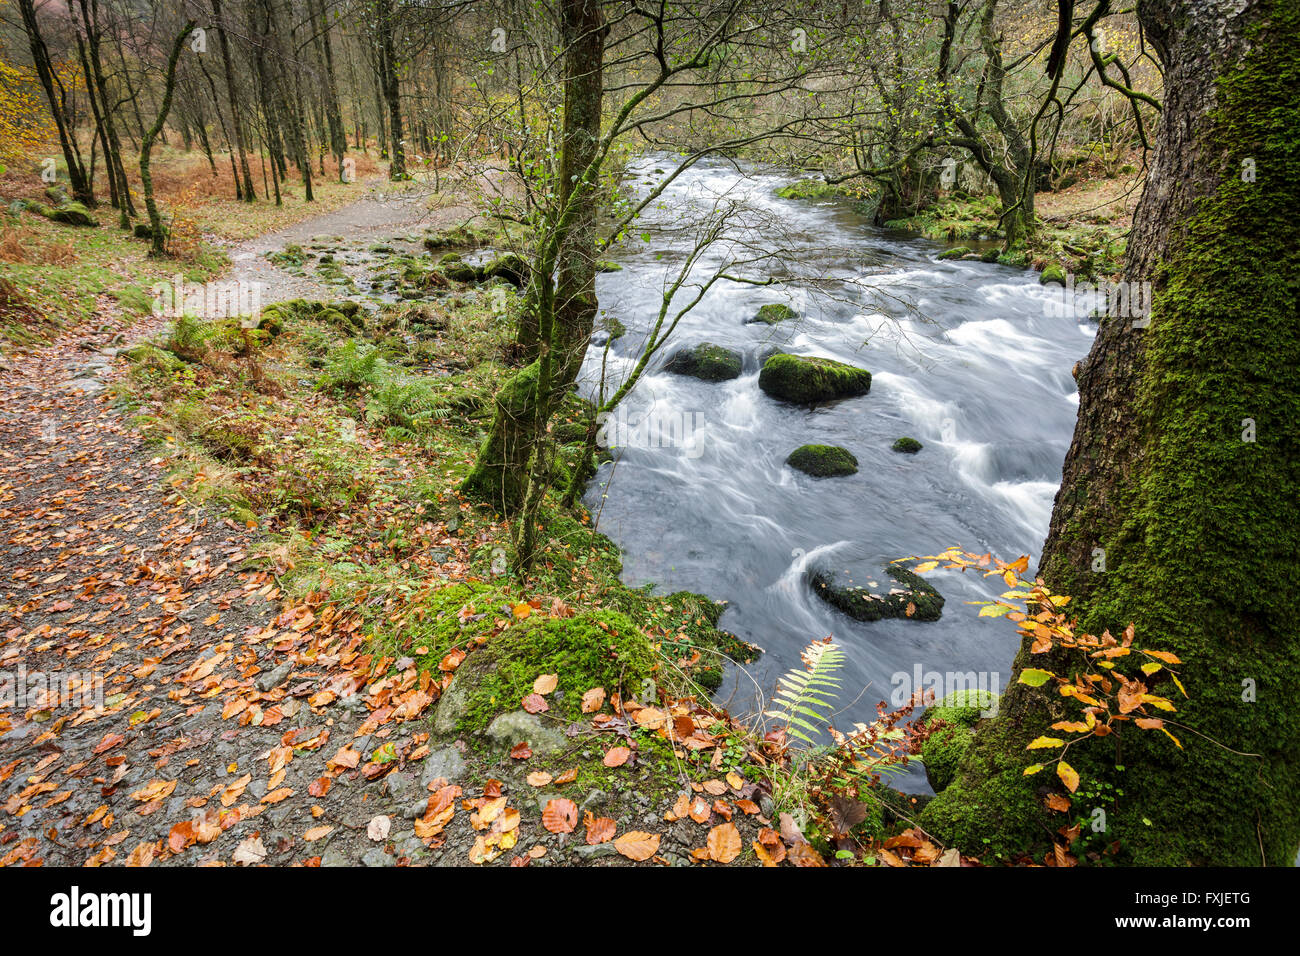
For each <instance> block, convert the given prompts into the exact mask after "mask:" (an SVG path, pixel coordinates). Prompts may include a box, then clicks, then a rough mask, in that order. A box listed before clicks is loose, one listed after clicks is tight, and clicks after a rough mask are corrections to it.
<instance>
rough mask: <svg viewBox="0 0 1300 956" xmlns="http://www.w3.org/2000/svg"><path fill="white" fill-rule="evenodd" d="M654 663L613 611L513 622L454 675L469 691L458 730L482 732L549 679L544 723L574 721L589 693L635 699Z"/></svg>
mask: <svg viewBox="0 0 1300 956" xmlns="http://www.w3.org/2000/svg"><path fill="white" fill-rule="evenodd" d="M655 660H656V658H655V654H654V651H653V650H652V648H651V646H650V641H649V640H648V639H647V638H646V636H645V634H643V633H642V632H641V630H640V629H639V628H638V627H637V626H636V624H635V623H633V621H632V619H631V618H629V617H627V616H626V615H624V614H620V613H618V612H617V611H591V612H588V613H585V614H579V615H577V616H575V617H571V618H551V617H546V618H541V619H540V620H537V621H535V622H534V620H533V619H531V618H530V619H527V620H525V621H523V622H516V623H515V624H513V625H511V626H510V627H509V628H507V629H506V630H505V631H502V632H501V633H500V634H498V635H496V636H495V637H493V638H490V639H489V640H488V642H487V643H486V644H485V645H484V646H483V647H482V648H480V649H478V650H476V651H474V652H473V653H472V654H471V655H470V657H469V658H468V659H467V660H466V662H465V663H464V664H462V665H461V667H460V669H459V670H458V671H457V673H456V680H457V681H464V682H465V683H466V684H467V685H468V688H467V689H468V698H467V699H468V706H467V708H466V713H465V716H464V717H463V718H462V719H461V721H460V724H459V726H460V729H462V730H465V731H469V732H477V731H481V730H483V729H485V728H486V727H487V725H488V724H489V723H491V721H492V719H493V718H494V717H496V716H497V715H498V714H499V713H501V712H503V711H512V710H516V709H518V708H519V706H520V704H521V702H522V701H523V699H524V698H525V697H527V696H528V695H529V694H531V693H532V692H533V681H535V680H536V679H537V678H538V677H540V676H541V675H543V674H555V675H557V677H558V681H559V683H558V685H557V687H556V691H555V692H554V693H552V694H549V695H547V696H546V698H545V699H546V701H547V703H548V704H549V710H547V711H545V714H546V717H547V718H549V719H550V720H554V721H560V722H568V721H572V720H577V719H579V718H580V717H581V716H582V695H583V694H584V693H586V692H587V691H588V690H590V689H591V688H593V687H603V688H605V692H606V693H607V694H615V693H619V694H622V695H623V696H624V697H636V696H638V695H641V694H642V684H643V683H644V682H645V681H646V679H647V678H649V677H650V676H651V674H652V673H653V671H654V667H655ZM548 722H549V721H548Z"/></svg>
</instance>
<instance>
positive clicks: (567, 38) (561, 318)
mask: <svg viewBox="0 0 1300 956" xmlns="http://www.w3.org/2000/svg"><path fill="white" fill-rule="evenodd" d="M559 19H560V35H561V38H562V40H563V42H564V44H565V55H564V118H563V130H562V134H561V144H560V158H559V163H558V165H557V169H556V173H555V175H556V197H557V198H556V202H555V205H554V206H553V207H552V209H551V210H549V211H548V213H547V215H546V217H545V219H544V224H543V228H542V230H541V231H542V239H541V240H540V241H539V243H538V253H537V257H536V262H535V264H534V265H533V267H532V268H531V269H530V274H531V276H532V278H531V281H530V284H529V287H528V293H527V295H526V296H525V302H524V314H523V317H522V318H521V329H528V330H530V332H529V334H530V336H535V338H533V339H532V341H531V342H527V343H524V345H525V348H526V349H527V351H528V354H529V355H530V357H533V360H532V362H531V364H530V365H529V366H528V367H527V368H525V369H524V370H523V371H522V372H520V373H519V374H518V375H516V376H515V377H514V378H512V379H511V380H510V381H509V382H508V383H507V384H506V385H505V386H504V388H503V390H502V395H503V396H504V399H505V400H503V399H502V397H501V396H499V397H498V400H497V407H496V413H495V415H494V416H493V420H492V425H491V426H490V430H489V434H488V438H487V440H486V441H485V442H484V444H483V447H482V449H481V451H480V452H479V457H478V459H477V461H476V462H475V464H474V469H473V471H472V472H471V473H470V475H469V477H468V478H467V479H466V481H465V482H464V484H463V485H462V490H463V491H464V492H465V493H466V494H470V495H472V496H475V497H478V498H482V499H484V500H487V501H490V502H492V503H493V504H495V505H496V506H497V507H499V508H501V509H502V510H503V511H505V512H506V513H514V512H517V511H519V510H520V509H521V508H523V507H524V504H525V492H526V491H527V489H528V487H529V481H528V474H527V471H528V466H529V463H530V462H531V461H532V458H533V451H534V450H535V449H536V447H537V444H538V442H539V441H540V440H541V439H542V437H543V433H544V431H545V428H546V422H547V421H548V420H549V418H550V412H551V409H552V408H554V406H555V402H556V401H557V400H558V399H559V398H560V397H561V396H563V395H564V393H565V392H567V391H568V390H569V389H570V388H572V387H573V384H574V382H575V381H576V380H577V377H578V371H579V370H580V369H581V367H582V360H583V356H584V354H585V350H586V346H587V340H588V339H589V338H590V337H591V330H592V326H593V324H594V323H595V318H596V213H597V211H598V206H599V199H598V194H597V189H596V185H597V183H596V180H597V177H598V174H599V169H597V168H596V166H597V156H598V150H599V146H600V127H601V103H602V99H603V96H604V80H603V73H602V65H603V63H604V56H605V33H606V30H607V27H606V25H605V23H604V19H603V17H602V14H601V10H600V3H599V0H564V2H563V3H561V5H560V8H559ZM525 382H531V384H532V385H533V389H534V392H533V397H532V399H531V400H530V401H526V404H527V405H528V407H527V408H526V409H524V408H520V407H517V401H522V400H525V398H524V396H523V394H522V393H519V394H517V392H518V390H519V389H520V388H521V387H522V385H523V384H524V383H525ZM542 470H544V469H538V472H539V473H540V472H541V471H542Z"/></svg>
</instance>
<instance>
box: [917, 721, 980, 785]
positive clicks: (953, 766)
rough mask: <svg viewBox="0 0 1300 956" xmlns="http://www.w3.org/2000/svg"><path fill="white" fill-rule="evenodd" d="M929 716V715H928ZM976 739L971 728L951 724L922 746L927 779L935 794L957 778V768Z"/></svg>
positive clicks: (934, 734) (935, 733)
mask: <svg viewBox="0 0 1300 956" xmlns="http://www.w3.org/2000/svg"><path fill="white" fill-rule="evenodd" d="M927 716H928V715H927ZM974 739H975V735H974V733H972V732H971V730H970V728H969V727H963V726H961V725H959V724H950V725H947V726H944V727H940V728H938V729H937V730H935V731H934V732H933V733H932V734H930V736H929V737H927V738H926V740H925V743H923V744H922V745H921V763H922V764H923V765H924V766H925V778H926V780H928V781H930V786H931V787H933V788H934V792H935V793H941V792H942V791H943V790H944V789H945V788H947V786H948V785H949V784H950V783H952V781H953V779H954V778H955V777H956V776H957V766H958V765H959V764H960V763H961V759H962V758H963V757H964V756H966V751H967V750H968V749H969V748H970V745H971V741H972V740H974Z"/></svg>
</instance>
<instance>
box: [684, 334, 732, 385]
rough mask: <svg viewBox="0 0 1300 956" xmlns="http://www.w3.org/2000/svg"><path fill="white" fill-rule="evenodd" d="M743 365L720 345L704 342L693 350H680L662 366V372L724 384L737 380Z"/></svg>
mask: <svg viewBox="0 0 1300 956" xmlns="http://www.w3.org/2000/svg"><path fill="white" fill-rule="evenodd" d="M743 365H744V363H743V361H742V360H741V357H740V356H739V355H738V354H737V353H735V352H733V351H731V350H730V349H724V348H723V347H722V346H721V345H712V344H710V343H708V342H704V343H702V344H700V345H697V346H695V348H693V349H681V350H680V351H678V352H676V353H674V354H673V357H672V358H670V359H669V360H668V363H667V364H666V365H664V371H666V372H673V373H675V374H677V375H690V376H693V377H694V378H698V379H703V380H704V381H706V382H725V381H726V380H727V379H732V378H739V377H740V370H741V368H742V367H743Z"/></svg>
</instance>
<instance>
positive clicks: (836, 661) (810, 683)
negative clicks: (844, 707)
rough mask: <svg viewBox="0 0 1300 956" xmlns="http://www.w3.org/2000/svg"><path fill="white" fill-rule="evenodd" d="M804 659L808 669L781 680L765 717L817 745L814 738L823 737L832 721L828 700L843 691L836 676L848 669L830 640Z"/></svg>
mask: <svg viewBox="0 0 1300 956" xmlns="http://www.w3.org/2000/svg"><path fill="white" fill-rule="evenodd" d="M800 656H801V657H802V659H803V662H804V666H805V667H806V668H807V669H806V670H798V669H794V670H791V671H788V672H787V673H786V674H784V675H783V676H782V677H781V679H780V680H779V681H778V682H777V690H776V693H775V694H773V696H772V709H771V710H768V711H766V712H765V715H766V716H768V717H771V718H773V719H774V720H779V721H782V722H783V723H784V724H785V725H786V729H787V730H788V731H789V733H790V735H791V736H793V737H798V738H799V739H800V740H803V741H806V742H807V743H809V744H816V740H815V739H814V738H813V737H812V736H811V735H812V734H820V733H822V731H823V730H824V729H825V725H826V724H827V722H828V720H829V713H830V708H831V701H830V700H829V699H827V698H834V697H835V693H836V688H838V687H839V684H840V681H839V678H838V677H836V676H835V672H836V671H838V670H839V669H840V668H841V667H842V666H843V665H844V652H843V651H841V650H840V649H839V648H838V647H836V646H835V645H834V644H832V643H831V641H830V639H829V638H827V639H826V640H825V641H814V642H813V643H812V644H809V645H808V647H806V648H805V649H804V652H803V654H802V655H800Z"/></svg>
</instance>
